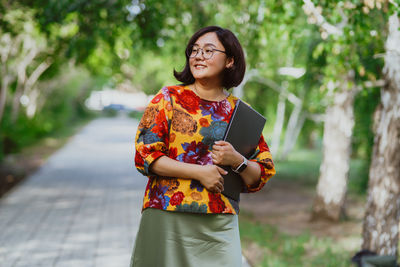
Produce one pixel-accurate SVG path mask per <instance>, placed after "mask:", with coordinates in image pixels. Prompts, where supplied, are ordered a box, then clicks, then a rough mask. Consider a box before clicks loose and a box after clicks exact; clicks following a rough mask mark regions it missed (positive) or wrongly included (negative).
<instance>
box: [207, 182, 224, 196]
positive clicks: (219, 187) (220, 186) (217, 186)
mask: <svg viewBox="0 0 400 267" xmlns="http://www.w3.org/2000/svg"><path fill="white" fill-rule="evenodd" d="M210 189H211V190H210V191H211V192H212V193H214V194H218V193H222V191H224V185H223V183H222V182H220V181H219V182H217V183H216V184H215V185H214V186H213V188H210Z"/></svg>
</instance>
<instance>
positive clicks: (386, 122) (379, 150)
mask: <svg viewBox="0 0 400 267" xmlns="http://www.w3.org/2000/svg"><path fill="white" fill-rule="evenodd" d="M377 3H379V2H377V1H375V2H374V1H372V3H371V5H372V7H373V6H374V5H376V4H377ZM394 5H395V4H394ZM398 12H400V5H396V11H395V12H394V14H393V15H391V16H390V18H389V20H388V37H387V40H386V54H385V66H384V68H383V72H384V76H385V82H386V83H385V86H383V88H382V89H381V103H380V104H379V106H378V108H377V110H376V112H375V118H374V132H375V142H374V148H373V153H372V162H371V166H370V170H369V187H368V199H367V206H366V211H365V217H364V224H363V233H362V236H363V243H362V248H363V249H368V250H370V251H374V252H376V253H378V254H379V255H395V256H397V255H398V243H399V222H400V153H399V151H400V20H399V16H398Z"/></svg>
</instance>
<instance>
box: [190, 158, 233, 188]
mask: <svg viewBox="0 0 400 267" xmlns="http://www.w3.org/2000/svg"><path fill="white" fill-rule="evenodd" d="M227 173H228V172H227V171H225V170H224V169H222V168H221V167H219V166H216V165H203V166H201V168H200V170H199V172H196V174H195V177H194V178H195V179H197V180H199V182H200V183H201V184H202V185H203V186H204V187H205V188H206V189H207V190H208V191H210V192H211V193H221V192H222V191H224V178H222V176H221V174H223V175H225V174H227Z"/></svg>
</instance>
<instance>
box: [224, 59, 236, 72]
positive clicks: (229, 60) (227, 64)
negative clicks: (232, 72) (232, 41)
mask: <svg viewBox="0 0 400 267" xmlns="http://www.w3.org/2000/svg"><path fill="white" fill-rule="evenodd" d="M234 63H235V61H234V59H233V57H228V58H227V59H226V65H225V68H227V69H230V68H232V67H233V64H234Z"/></svg>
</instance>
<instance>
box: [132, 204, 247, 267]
mask: <svg viewBox="0 0 400 267" xmlns="http://www.w3.org/2000/svg"><path fill="white" fill-rule="evenodd" d="M241 261H242V253H241V247H240V237H239V225H238V216H237V215H231V214H196V213H184V212H169V211H163V210H159V209H152V208H148V209H146V210H144V211H143V214H142V218H141V221H140V226H139V230H138V233H137V236H136V242H135V246H134V249H133V253H132V258H131V265H130V266H131V267H133V266H134V267H213V266H215V267H224V266H229V267H239V266H241Z"/></svg>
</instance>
